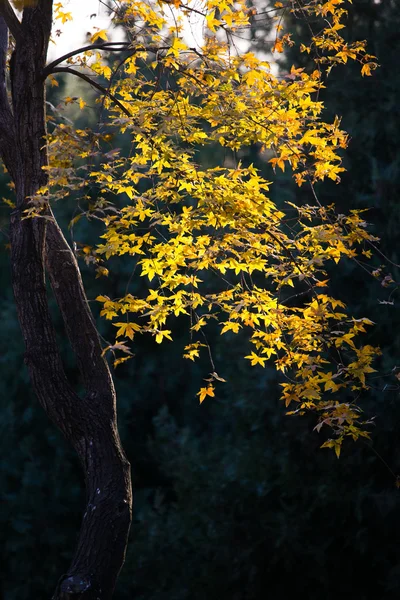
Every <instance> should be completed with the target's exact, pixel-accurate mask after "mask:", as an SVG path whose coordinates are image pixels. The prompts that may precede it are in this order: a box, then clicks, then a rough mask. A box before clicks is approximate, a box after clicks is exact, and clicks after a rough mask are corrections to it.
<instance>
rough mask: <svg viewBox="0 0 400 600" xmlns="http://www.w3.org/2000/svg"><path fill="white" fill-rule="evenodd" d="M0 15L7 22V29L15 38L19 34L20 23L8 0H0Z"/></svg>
mask: <svg viewBox="0 0 400 600" xmlns="http://www.w3.org/2000/svg"><path fill="white" fill-rule="evenodd" d="M0 15H1V16H2V17H3V19H4V20H5V22H6V23H7V27H8V29H9V30H10V31H11V33H12V35H13V36H14V38H15V39H16V40H17V39H18V38H19V36H20V34H21V23H20V22H19V20H18V18H17V15H16V14H15V12H14V11H13V8H12V6H11V4H10V3H9V1H8V0H0Z"/></svg>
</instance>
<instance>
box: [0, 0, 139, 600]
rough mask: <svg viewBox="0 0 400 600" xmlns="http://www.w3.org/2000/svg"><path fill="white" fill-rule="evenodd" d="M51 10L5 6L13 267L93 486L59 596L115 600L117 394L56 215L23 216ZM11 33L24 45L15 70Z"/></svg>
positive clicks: (38, 373) (125, 518) (44, 0)
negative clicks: (54, 316) (60, 322)
mask: <svg viewBox="0 0 400 600" xmlns="http://www.w3.org/2000/svg"><path fill="white" fill-rule="evenodd" d="M52 4H53V2H52V0H38V1H37V2H36V5H35V6H34V7H32V6H31V7H30V8H25V9H24V11H23V17H22V20H21V21H19V19H18V18H17V16H16V14H15V13H14V11H13V9H12V7H11V5H10V4H9V2H8V0H0V155H1V158H2V160H3V162H4V164H5V166H6V168H7V170H8V172H9V174H10V176H11V178H12V180H13V182H14V184H15V194H16V209H15V210H14V211H13V213H12V216H11V222H10V238H11V267H12V279H13V289H14V295H15V301H16V306H17V312H18V318H19V321H20V325H21V329H22V334H23V337H24V341H25V347H26V353H25V363H26V364H27V366H28V369H29V373H30V377H31V381H32V386H33V389H34V391H35V393H36V396H37V397H38V399H39V402H40V404H41V405H42V406H43V408H44V409H45V411H46V413H47V414H48V416H49V417H50V418H51V420H52V421H53V422H54V423H55V425H57V427H59V429H60V430H61V431H62V433H63V434H64V436H65V437H66V438H67V440H68V441H69V442H70V443H71V444H72V445H73V447H74V448H75V450H76V451H77V453H78V456H79V459H80V462H81V464H82V467H83V470H84V474H85V482H86V491H87V506H86V510H85V514H84V516H83V521H82V527H81V531H80V536H79V541H78V545H77V548H76V552H75V555H74V558H73V561H72V564H71V566H70V567H69V570H68V572H67V574H66V575H64V576H63V577H62V578H61V580H60V582H59V585H58V586H57V589H56V591H55V593H54V596H53V598H54V600H73V599H76V598H81V599H84V600H109V599H110V598H111V597H112V594H113V590H114V587H115V583H116V580H117V577H118V573H119V571H120V569H121V566H122V564H123V561H124V556H125V548H126V543H127V537H128V533H129V527H130V522H131V510H132V494H131V480H130V465H129V463H128V461H127V459H126V456H125V454H124V451H123V449H122V446H121V442H120V439H119V435H118V430H117V422H116V402H115V390H114V386H113V382H112V378H111V374H110V372H109V369H108V366H107V364H106V362H105V360H104V359H103V357H102V355H101V354H102V348H101V344H100V341H99V337H98V334H97V331H96V327H95V325H94V322H93V318H92V315H91V312H90V309H89V305H88V303H87V299H86V296H85V292H84V288H83V285H82V280H81V276H80V272H79V267H78V265H77V262H76V260H75V256H74V254H73V253H72V252H71V249H70V248H69V246H68V243H67V242H66V240H65V238H64V236H63V234H62V232H61V230H60V228H59V226H58V224H57V223H56V221H55V219H54V216H53V215H52V213H51V210H50V208H48V213H47V215H46V218H34V219H22V218H21V216H22V215H23V211H24V210H25V209H26V208H27V206H28V202H29V198H30V197H31V196H32V195H34V194H35V193H36V192H37V190H38V189H39V188H40V187H42V186H43V185H46V183H47V175H46V171H45V170H43V168H42V167H44V166H46V165H47V161H48V158H47V149H46V143H45V135H46V124H45V123H46V115H45V91H44V77H43V71H44V68H45V64H46V54H47V46H48V42H49V38H50V31H51V24H52ZM8 30H9V31H10V32H11V34H12V36H13V38H14V40H15V44H14V51H13V54H12V57H11V60H10V62H9V67H7V60H6V55H7V47H8ZM7 82H9V83H10V86H11V94H10V93H9V92H8V90H7ZM46 273H47V274H48V277H49V280H50V283H51V287H52V290H53V293H54V295H55V298H56V300H57V303H58V306H59V309H60V312H61V314H62V316H63V319H64V324H65V328H66V331H67V334H68V337H69V341H70V344H71V347H72V349H73V351H74V352H75V355H76V358H77V363H78V367H79V369H80V372H81V374H82V378H83V380H84V383H85V390H86V392H85V395H84V396H83V397H79V396H78V395H77V394H76V392H75V391H74V389H73V388H72V386H71V385H70V383H69V381H68V379H67V377H66V374H65V371H64V368H63V364H62V360H61V357H60V352H59V348H58V345H57V341H56V336H55V331H54V327H53V323H52V320H51V316H50V312H49V307H48V298H47V292H46V280H45V277H46Z"/></svg>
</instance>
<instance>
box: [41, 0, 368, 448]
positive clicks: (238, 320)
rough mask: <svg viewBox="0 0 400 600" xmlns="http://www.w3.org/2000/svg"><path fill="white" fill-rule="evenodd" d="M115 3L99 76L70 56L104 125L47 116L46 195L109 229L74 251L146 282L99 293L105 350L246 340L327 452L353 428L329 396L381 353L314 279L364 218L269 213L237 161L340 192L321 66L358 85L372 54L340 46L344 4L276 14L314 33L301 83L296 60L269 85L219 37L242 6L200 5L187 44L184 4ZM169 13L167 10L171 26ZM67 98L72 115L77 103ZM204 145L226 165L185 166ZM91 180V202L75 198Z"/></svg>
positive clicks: (290, 209) (255, 179) (354, 249)
mask: <svg viewBox="0 0 400 600" xmlns="http://www.w3.org/2000/svg"><path fill="white" fill-rule="evenodd" d="M116 4H117V5H120V8H121V9H123V10H121V11H118V10H117V11H116V15H117V18H116V20H117V21H119V22H121V21H123V23H124V26H125V27H126V28H127V30H128V33H129V39H130V40H131V44H130V46H129V48H127V49H125V52H126V56H125V58H124V59H123V60H120V59H119V61H118V63H116V64H115V65H114V66H113V65H112V63H110V62H109V61H108V62H106V61H104V60H103V58H102V55H101V52H100V50H97V49H89V50H87V51H86V52H85V53H84V54H83V55H81V56H80V57H78V58H74V59H71V61H74V62H75V65H78V66H79V67H81V68H85V69H86V70H91V71H92V73H93V74H95V75H97V76H100V77H101V78H102V79H103V81H104V80H105V81H106V86H107V88H106V89H107V92H106V94H105V95H104V96H103V97H102V98H101V102H102V103H103V104H104V106H105V108H107V109H108V121H107V123H106V125H107V128H106V131H107V132H106V133H104V130H103V133H102V135H100V134H94V133H93V132H89V131H82V130H73V129H72V127H71V126H70V125H69V124H67V123H59V122H56V120H54V122H53V130H52V132H51V134H50V135H49V150H50V156H51V167H50V170H49V172H50V178H51V186H52V189H53V190H55V191H54V192H53V193H54V195H57V196H58V197H60V195H61V196H62V195H64V196H65V195H68V194H69V193H71V191H73V190H79V193H80V195H81V197H82V199H86V200H88V209H87V215H88V216H89V217H96V218H101V219H102V220H103V222H104V225H105V231H104V233H103V235H102V241H101V243H100V244H99V245H98V247H97V248H96V249H90V248H88V247H86V246H85V247H84V250H83V254H84V256H85V260H86V261H87V262H93V263H94V264H95V265H96V266H97V268H98V270H99V269H105V267H104V266H102V261H103V260H107V259H109V258H110V257H113V256H122V255H127V256H129V257H131V260H132V263H133V264H134V265H135V269H136V272H137V273H138V274H140V276H141V277H143V278H145V279H146V280H147V281H148V282H149V286H148V291H147V292H146V293H145V295H144V296H143V297H140V298H139V297H134V296H132V295H131V294H127V295H125V296H124V297H123V298H117V299H111V298H108V297H106V296H99V297H98V298H97V300H98V301H99V302H100V303H102V310H101V315H102V316H104V317H105V318H106V319H109V320H114V319H115V320H116V322H114V323H113V325H114V326H115V327H116V328H117V330H116V337H117V340H118V341H117V343H116V344H115V345H114V346H110V347H109V349H111V350H112V351H113V352H114V351H115V350H122V352H126V351H127V350H126V349H127V348H128V347H127V346H126V345H125V342H124V340H126V339H128V340H133V339H134V337H135V336H136V335H137V334H144V333H147V334H150V335H152V336H154V339H155V341H156V342H157V343H161V342H162V341H164V340H165V339H166V340H171V339H172V338H171V329H169V328H168V327H169V323H170V320H171V318H173V317H180V318H183V319H187V323H188V329H189V331H190V338H191V339H190V343H189V344H188V345H187V346H186V347H185V349H184V357H185V358H187V359H189V360H192V361H194V360H196V359H197V358H198V357H199V356H200V352H201V351H202V349H203V348H207V344H204V343H202V342H201V341H198V340H196V336H202V335H203V333H204V328H205V327H206V326H207V324H208V323H209V322H210V320H215V321H216V322H217V323H218V324H219V326H220V332H221V334H223V335H225V334H226V335H227V336H230V335H232V334H233V335H235V334H239V333H240V332H242V331H247V336H248V339H249V342H250V344H251V346H250V347H251V348H252V349H251V350H250V351H249V353H248V354H247V353H245V354H246V356H245V358H246V359H247V360H249V361H250V364H251V365H253V366H256V365H259V366H261V367H265V365H266V363H267V361H269V360H272V361H274V363H275V366H276V368H277V369H278V370H279V371H280V372H281V373H282V374H283V375H284V377H285V378H286V382H285V383H283V384H282V388H283V392H282V399H283V401H284V402H285V405H286V406H287V407H288V406H289V405H290V404H291V403H294V404H295V405H296V409H295V411H291V412H292V413H293V412H300V413H301V412H304V411H306V410H312V411H315V412H316V413H317V414H318V415H319V418H320V420H319V425H318V427H320V426H322V425H323V424H326V425H329V426H330V427H331V428H332V429H333V431H334V433H335V436H336V437H335V439H334V440H330V441H329V442H328V443H326V444H325V445H326V446H329V447H331V446H332V447H334V448H335V451H336V452H337V453H338V452H340V445H341V442H342V440H343V438H344V437H346V436H350V437H352V438H353V439H356V438H357V437H359V436H360V435H367V433H366V432H365V431H364V429H363V424H362V423H361V422H360V421H359V417H360V412H359V410H358V409H356V408H355V407H354V406H353V405H352V404H350V403H347V404H344V403H343V402H342V401H340V400H339V399H338V397H335V394H337V392H339V391H341V393H343V390H348V393H349V394H353V396H355V395H357V394H359V392H360V390H362V389H365V388H366V387H367V383H366V375H367V374H368V373H370V372H372V371H373V368H372V366H371V364H372V360H373V358H374V356H375V355H376V354H377V352H378V351H377V350H376V349H374V348H372V347H371V346H368V345H366V346H362V345H360V343H359V342H358V336H359V334H360V333H361V334H362V333H363V332H365V326H366V325H371V322H370V321H368V319H358V320H355V319H353V318H351V316H350V315H348V314H347V311H346V307H345V306H344V304H343V303H342V302H341V301H339V300H336V299H334V298H332V297H330V296H329V295H327V294H323V293H320V292H321V290H320V288H322V287H324V286H326V284H327V283H328V279H327V278H328V276H327V271H326V269H327V265H328V263H329V262H331V263H333V264H337V263H338V262H339V261H340V260H341V259H342V258H348V259H352V258H355V257H356V256H357V255H358V253H361V252H363V253H364V254H366V253H367V252H368V250H367V249H366V244H368V243H369V242H371V241H374V238H373V237H372V236H371V235H370V234H369V233H368V231H367V229H366V224H365V222H364V220H363V218H362V216H361V213H360V211H352V212H351V213H350V214H349V215H336V214H335V211H334V209H333V207H327V208H323V207H321V206H319V205H317V206H309V205H305V206H301V207H300V206H296V205H295V204H288V205H287V206H286V208H285V209H283V208H282V209H281V210H280V209H278V208H277V207H276V206H275V205H274V204H273V202H271V200H270V199H269V197H268V190H269V187H270V185H271V182H269V181H267V180H266V179H265V178H263V177H262V176H261V174H260V173H259V172H258V171H257V170H256V169H255V168H254V167H253V166H252V165H250V166H248V167H244V166H243V165H241V164H240V162H238V161H237V160H235V152H237V151H239V150H240V149H241V148H244V147H246V146H250V145H253V144H257V145H258V146H259V147H260V150H261V151H262V152H263V153H265V156H266V157H267V159H268V160H269V163H270V164H271V166H272V171H273V170H275V169H276V167H278V168H280V169H282V170H285V169H286V168H290V169H291V170H292V172H293V175H294V177H295V180H296V182H297V184H298V185H299V186H301V185H302V184H304V183H305V182H307V183H308V184H310V185H312V184H313V183H314V182H315V181H320V180H324V179H325V178H330V179H332V180H333V181H335V182H338V181H339V174H340V173H341V172H342V171H343V167H342V166H341V154H340V151H341V149H343V148H345V147H346V144H347V136H346V134H345V133H344V132H343V131H342V130H341V129H340V120H339V119H338V118H336V119H335V120H334V122H333V123H328V122H324V120H323V119H322V110H323V104H322V102H321V101H320V100H319V99H318V92H319V90H320V89H321V88H322V87H323V73H324V69H325V68H326V69H330V68H331V67H332V66H333V65H334V64H337V63H346V62H347V60H348V59H352V60H357V61H359V62H360V63H361V64H362V70H363V75H368V74H369V71H370V70H371V68H373V67H372V66H371V65H372V64H374V63H373V57H370V56H368V55H367V54H366V51H365V45H364V43H358V42H357V43H354V44H351V45H349V44H346V43H345V42H344V40H343V38H342V37H341V36H340V34H339V31H340V30H341V29H342V27H343V23H342V21H343V18H344V17H345V12H346V11H345V10H344V9H343V8H342V5H343V4H344V1H343V0H330V1H329V2H317V1H315V0H310V1H302V2H296V3H293V4H292V3H290V4H288V5H287V7H288V8H289V10H291V11H292V12H293V13H295V15H296V16H299V15H300V16H302V17H305V18H307V19H310V20H312V23H313V26H315V21H316V19H319V25H320V27H317V29H318V34H317V35H312V38H311V40H310V43H309V44H308V45H304V47H303V50H304V51H307V52H309V53H313V54H315V60H316V62H317V68H315V69H314V70H312V71H311V72H309V73H308V72H306V71H305V70H304V69H302V68H295V67H292V69H291V71H290V73H287V74H286V75H285V76H283V77H282V76H281V75H279V76H278V75H277V74H276V71H274V70H272V69H271V66H270V64H269V63H268V62H266V61H264V60H261V59H260V58H258V57H257V56H256V55H255V54H254V53H252V52H244V53H239V52H236V51H234V48H233V46H232V44H231V43H230V41H231V39H232V36H234V35H235V33H236V32H237V31H238V30H240V29H242V28H245V27H248V26H249V25H251V19H252V18H253V16H254V14H255V11H254V9H253V8H252V7H250V6H249V5H248V4H247V3H246V1H245V0H239V1H235V2H233V1H232V0H205V1H204V2H202V3H201V6H200V8H198V6H197V5H196V14H198V13H200V14H201V15H202V16H203V18H204V38H203V43H202V44H201V45H200V46H199V47H195V48H194V47H189V46H188V45H187V43H186V41H185V39H184V38H183V36H182V28H183V18H184V16H185V15H186V16H188V15H190V13H191V10H192V9H191V8H190V6H189V5H188V4H183V3H181V2H180V0H174V1H173V2H171V1H170V0H168V1H167V0H158V2H157V3H156V4H155V3H153V2H146V1H142V0H125V1H124V2H122V1H121V0H120V1H119V2H116ZM278 5H279V6H278ZM275 6H276V8H277V10H279V9H280V8H284V7H285V6H284V4H282V3H277V4H276V5H275ZM57 10H60V9H57ZM171 11H172V13H173V11H178V12H176V13H175V16H174V20H173V23H174V24H173V25H172V26H171V19H170V18H169V17H168V15H169V14H170V13H171ZM60 14H61V13H60ZM311 16H312V17H313V19H311ZM280 28H281V27H280V26H279V29H278V33H279V30H280ZM220 32H223V33H224V37H223V36H221V35H219V33H220ZM279 35H280V34H279ZM106 39H107V38H106V32H104V31H98V32H97V33H95V34H94V35H93V36H92V42H93V43H94V42H99V41H100V40H106ZM289 43H292V42H291V39H290V37H289V36H288V34H285V35H282V36H280V37H279V38H277V40H276V41H275V50H277V51H282V50H284V45H285V44H289ZM144 65H146V69H144V68H143V66H144ZM149 69H150V70H152V71H153V76H152V77H149ZM117 72H118V77H116V76H115V73H117ZM65 103H66V104H69V103H75V104H79V106H80V108H84V106H85V102H84V101H82V100H81V99H79V98H76V99H75V98H72V99H71V98H68V99H65ZM117 132H118V134H119V135H121V134H123V135H126V136H129V138H130V140H131V151H130V154H129V157H126V156H121V155H120V153H119V151H118V149H113V148H112V147H111V149H110V151H109V152H107V153H106V154H105V156H104V153H103V155H102V154H101V147H103V148H104V145H106V144H109V143H111V142H112V137H113V136H114V135H115V134H116V133H117ZM203 146H209V147H210V148H211V149H212V148H213V147H216V146H223V147H224V148H226V149H227V156H228V157H230V158H229V160H227V162H226V164H224V165H218V166H212V167H210V168H208V169H204V168H202V167H201V166H200V165H199V164H198V162H199V161H198V159H197V155H198V151H199V149H200V148H201V147H203ZM77 158H78V163H77ZM272 175H273V173H271V176H272ZM91 186H95V187H96V189H97V200H95V201H93V200H92V199H91V198H92V196H91V195H90V194H89V193H88V190H87V189H86V188H88V189H90V187H91ZM112 198H115V205H114V204H111V202H110V199H112ZM121 201H122V202H123V206H122V208H121ZM80 216H81V214H80V213H79V214H78V215H77V217H75V219H77V218H79V217H80ZM85 248H86V250H85ZM105 270H106V269H105ZM200 339H202V340H203V341H204V337H200ZM128 352H129V351H128ZM128 358H129V356H127V357H124V358H123V359H117V361H116V363H117V364H118V362H122V360H127V359H128ZM221 380H222V381H223V379H222V378H220V377H219V376H218V375H217V374H216V373H215V372H214V373H212V374H211V378H210V379H207V380H206V382H207V384H206V386H205V387H202V388H201V390H200V391H199V393H198V396H199V399H200V402H202V401H203V400H204V399H205V398H206V397H207V396H210V397H213V396H214V393H215V392H214V382H215V381H221ZM341 397H343V395H341ZM331 442H332V443H331ZM329 444H331V446H330V445H329Z"/></svg>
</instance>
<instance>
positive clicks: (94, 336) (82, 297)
mask: <svg viewBox="0 0 400 600" xmlns="http://www.w3.org/2000/svg"><path fill="white" fill-rule="evenodd" d="M45 256H46V269H47V271H48V273H49V276H50V283H51V286H52V289H53V293H54V295H55V298H56V300H57V304H58V306H59V308H60V312H61V315H62V317H63V320H64V324H65V328H66V331H67V335H68V338H69V341H70V344H71V347H72V349H73V351H74V353H75V355H76V358H77V362H78V367H79V370H80V372H81V375H82V377H83V380H84V384H85V388H86V393H87V394H88V395H89V396H93V395H96V392H97V391H98V390H99V389H103V390H106V391H107V393H108V394H109V395H111V396H113V394H114V391H113V390H114V388H113V382H112V378H111V374H110V371H109V368H108V365H107V363H106V361H105V359H104V358H103V356H102V347H101V343H100V339H99V335H98V333H97V329H96V326H95V324H94V321H93V317H92V313H91V310H90V308H89V304H88V301H87V298H86V294H85V291H84V288H83V283H82V278H81V274H80V271H79V266H78V263H77V261H76V258H75V256H74V254H73V252H72V250H71V248H70V247H69V244H68V242H67V241H66V239H65V237H64V235H63V233H62V231H61V229H60V227H59V226H58V224H57V222H56V220H55V219H54V220H49V221H48V223H47V229H46V254H45Z"/></svg>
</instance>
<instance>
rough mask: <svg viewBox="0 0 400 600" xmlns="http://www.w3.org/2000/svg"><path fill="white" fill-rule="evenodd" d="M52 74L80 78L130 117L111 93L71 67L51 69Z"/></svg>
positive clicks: (127, 111)
mask: <svg viewBox="0 0 400 600" xmlns="http://www.w3.org/2000/svg"><path fill="white" fill-rule="evenodd" d="M52 73H70V74H71V75H75V76H76V77H80V78H81V79H83V81H86V82H87V83H90V85H91V86H92V87H94V88H96V90H99V92H101V93H102V94H104V95H105V96H108V97H109V98H110V100H112V101H113V102H114V104H116V105H117V106H118V107H119V108H120V109H121V110H122V112H124V113H125V114H126V115H127V116H128V117H132V115H131V113H130V112H129V110H128V109H127V108H125V106H124V105H123V104H122V102H120V101H119V100H118V98H116V97H115V96H114V94H111V92H109V91H108V90H107V88H105V87H103V86H102V85H100V84H99V83H97V82H96V81H93V79H90V77H88V76H87V75H85V74H84V73H81V72H80V71H76V70H75V69H71V67H56V68H55V69H53V71H52Z"/></svg>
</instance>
